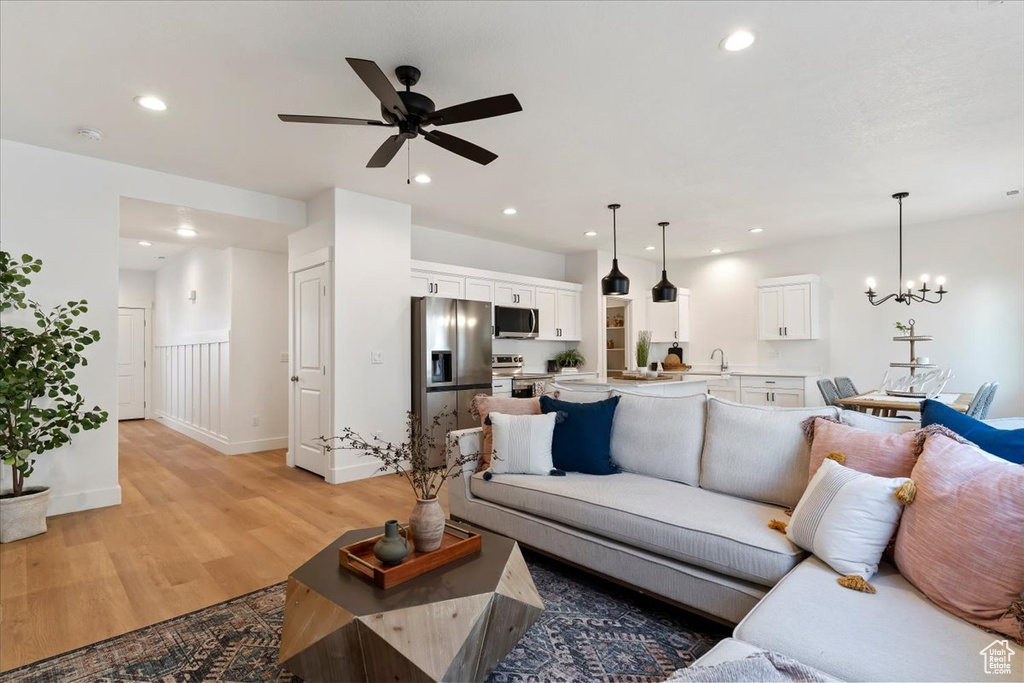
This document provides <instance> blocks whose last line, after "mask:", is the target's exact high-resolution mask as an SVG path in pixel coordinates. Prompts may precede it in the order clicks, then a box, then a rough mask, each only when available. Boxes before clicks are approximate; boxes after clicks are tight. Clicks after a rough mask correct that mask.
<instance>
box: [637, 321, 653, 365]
mask: <svg viewBox="0 0 1024 683" xmlns="http://www.w3.org/2000/svg"><path fill="white" fill-rule="evenodd" d="M650 355H651V332H650V330H640V332H638V333H637V335H636V367H637V369H638V370H639V371H640V375H641V376H646V375H647V370H648V365H647V362H648V361H649V360H650Z"/></svg>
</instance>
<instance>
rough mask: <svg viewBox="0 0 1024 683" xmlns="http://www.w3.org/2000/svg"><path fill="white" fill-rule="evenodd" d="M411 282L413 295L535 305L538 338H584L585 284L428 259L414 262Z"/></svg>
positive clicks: (516, 306) (554, 339) (516, 305)
mask: <svg viewBox="0 0 1024 683" xmlns="http://www.w3.org/2000/svg"><path fill="white" fill-rule="evenodd" d="M411 281H412V296H441V297H448V298H452V299H470V300H472V301H489V302H491V303H492V304H494V305H495V306H512V307H515V308H535V309H537V318H538V320H537V328H538V329H537V332H538V336H537V338H538V339H546V340H550V341H579V340H580V328H581V325H580V296H581V293H582V291H583V287H582V286H580V285H578V284H576V283H575V282H560V281H558V280H545V279H541V278H534V277H526V276H517V275H511V274H509V273H494V272H491V271H486V270H478V269H476V268H464V267H461V266H449V265H444V264H441V263H428V262H425V261H414V262H413V264H412V272H411ZM492 313H493V311H492ZM492 323H493V321H492Z"/></svg>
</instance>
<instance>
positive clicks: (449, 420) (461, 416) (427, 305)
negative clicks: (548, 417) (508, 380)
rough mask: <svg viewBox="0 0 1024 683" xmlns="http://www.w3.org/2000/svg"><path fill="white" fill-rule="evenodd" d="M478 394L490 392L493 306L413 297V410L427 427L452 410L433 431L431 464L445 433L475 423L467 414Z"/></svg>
mask: <svg viewBox="0 0 1024 683" xmlns="http://www.w3.org/2000/svg"><path fill="white" fill-rule="evenodd" d="M477 394H487V395H488V396H489V395H490V394H491V304H490V303H487V302H485V301H465V300H463V299H442V298H438V297H413V299H412V410H413V413H415V414H416V415H418V416H419V418H420V420H421V424H423V425H424V427H428V426H430V424H431V423H432V421H433V419H434V416H435V415H438V414H441V413H449V414H450V413H451V412H452V411H455V415H454V416H451V415H448V416H446V417H445V418H444V419H443V420H442V423H441V425H440V427H439V428H438V429H437V430H436V431H435V434H434V436H435V440H436V443H435V449H434V452H433V453H431V464H433V465H439V464H441V462H442V459H443V457H442V456H443V452H444V441H445V438H446V435H447V433H448V431H450V430H454V429H466V428H468V427H475V426H478V425H477V424H476V422H475V420H473V418H472V417H471V416H470V405H471V403H472V401H473V397H474V396H476V395H477Z"/></svg>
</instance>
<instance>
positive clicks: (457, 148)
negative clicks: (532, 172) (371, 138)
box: [278, 57, 523, 168]
mask: <svg viewBox="0 0 1024 683" xmlns="http://www.w3.org/2000/svg"><path fill="white" fill-rule="evenodd" d="M345 61H347V62H348V64H349V66H351V67H352V70H353V71H355V72H356V75H357V76H359V78H360V80H362V81H363V83H364V84H365V85H366V87H367V88H369V89H370V92H372V93H373V95H374V96H375V97H376V98H377V100H378V101H379V102H380V113H381V117H382V118H383V119H384V120H383V121H375V120H372V119H356V118H345V117H339V116H307V115H304V114H278V118H279V119H281V120H282V121H285V122H288V123H325V124H334V125H343V126H383V127H386V128H397V129H398V132H397V133H396V134H394V135H392V136H391V137H389V138H388V139H386V140H385V141H384V142H383V143H382V144H381V146H380V147H378V148H377V151H376V152H374V154H373V156H372V157H370V161H369V162H368V163H367V164H366V167H367V168H384V167H385V166H387V165H388V164H389V163H390V162H391V160H392V159H394V158H395V155H396V154H398V152H399V151H400V150H401V149H402V146H403V145H404V144H405V143H406V141H407V140H413V139H415V138H417V137H419V136H421V135H422V136H423V139H425V140H426V141H427V142H429V143H431V144H434V145H437V146H438V147H440V148H441V149H445V150H448V151H449V152H452V153H454V154H458V155H459V156H461V157H465V158H466V159H469V160H470V161H475V162H476V163H478V164H481V165H484V166H486V165H487V164H489V163H491V162H492V161H494V160H495V159H497V158H498V155H497V154H495V153H494V152H490V151H488V150H486V149H484V148H483V147H479V146H477V145H474V144H473V143H472V142H468V141H466V140H463V139H462V138H458V137H456V136H454V135H451V134H449V133H445V132H443V131H439V130H427V129H426V128H424V126H435V127H436V126H447V125H451V124H453V123H464V122H466V121H478V120H480V119H489V118H493V117H495V116H504V115H505V114H512V113H515V112H517V111H522V110H523V107H522V105H521V104H519V100H518V99H516V96H515V95H512V94H508V95H498V96H496V97H485V98H484V99H481V100H474V101H472V102H464V103H462V104H456V105H453V106H451V107H445V108H444V109H435V106H434V101H433V100H432V99H430V98H429V97H427V96H426V95H423V94H420V93H417V92H413V91H412V86H414V85H416V83H418V82H419V80H420V75H421V73H420V70H419V69H417V68H416V67H414V66H408V65H405V66H400V67H398V68H397V69H395V76H396V77H397V78H398V82H399V83H401V84H402V85H404V86H405V90H403V91H401V92H399V91H397V90H395V88H394V86H393V85H391V81H390V80H388V77H387V76H386V75H384V72H383V71H381V69H380V67H379V66H377V64H376V62H373V61H370V60H368V59H356V58H354V57H348V58H346V60H345Z"/></svg>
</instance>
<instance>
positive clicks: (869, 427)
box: [839, 410, 921, 434]
mask: <svg viewBox="0 0 1024 683" xmlns="http://www.w3.org/2000/svg"><path fill="white" fill-rule="evenodd" d="M839 419H840V420H842V422H843V424H844V425H849V426H850V427H856V428H857V429H863V430H864V431H866V432H880V433H883V434H906V433H907V432H912V431H914V430H915V429H920V428H921V423H920V422H919V421H918V420H903V419H900V418H898V417H875V416H874V415H869V414H867V413H860V412H857V411H856V410H843V411H841V412H840V415H839Z"/></svg>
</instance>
